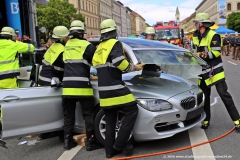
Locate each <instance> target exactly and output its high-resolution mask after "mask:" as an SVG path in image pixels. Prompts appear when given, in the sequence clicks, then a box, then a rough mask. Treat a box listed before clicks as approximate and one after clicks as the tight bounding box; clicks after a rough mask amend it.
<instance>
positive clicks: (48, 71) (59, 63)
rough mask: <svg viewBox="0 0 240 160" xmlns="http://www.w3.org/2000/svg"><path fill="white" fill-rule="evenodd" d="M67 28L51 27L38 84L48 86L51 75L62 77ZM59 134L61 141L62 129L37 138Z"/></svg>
mask: <svg viewBox="0 0 240 160" xmlns="http://www.w3.org/2000/svg"><path fill="white" fill-rule="evenodd" d="M68 34H69V32H68V29H67V28H66V27H65V26H57V27H55V28H54V29H53V35H52V37H51V40H52V41H54V43H53V45H51V47H50V48H49V49H48V50H47V51H46V53H45V54H44V59H43V60H42V64H43V65H42V70H41V72H40V76H39V85H40V86H50V85H51V80H52V78H53V77H57V78H58V79H59V80H60V81H62V79H63V71H64V62H63V52H64V45H65V44H66V42H67V40H68ZM57 134H58V135H59V141H60V142H63V133H62V131H59V132H58V133H57V132H50V133H43V134H40V135H39V138H41V139H46V138H51V137H54V136H56V135H57Z"/></svg>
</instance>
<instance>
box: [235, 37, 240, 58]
mask: <svg viewBox="0 0 240 160" xmlns="http://www.w3.org/2000/svg"><path fill="white" fill-rule="evenodd" d="M235 42H236V48H235V60H237V58H239V60H240V53H239V52H240V34H238V37H237V38H236V41H235Z"/></svg>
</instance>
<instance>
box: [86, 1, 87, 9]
mask: <svg viewBox="0 0 240 160" xmlns="http://www.w3.org/2000/svg"><path fill="white" fill-rule="evenodd" d="M86 10H87V2H86Z"/></svg>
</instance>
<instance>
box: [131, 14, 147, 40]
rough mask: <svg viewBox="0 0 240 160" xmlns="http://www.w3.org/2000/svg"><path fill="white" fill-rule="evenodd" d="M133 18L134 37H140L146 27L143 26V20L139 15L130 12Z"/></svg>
mask: <svg viewBox="0 0 240 160" xmlns="http://www.w3.org/2000/svg"><path fill="white" fill-rule="evenodd" d="M132 13H133V14H134V16H135V19H136V35H138V36H139V35H140V34H141V33H143V32H144V31H145V29H146V25H145V19H144V18H143V17H142V16H141V15H139V14H138V13H136V12H134V11H133V12H132Z"/></svg>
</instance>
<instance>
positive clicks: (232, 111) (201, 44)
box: [193, 13, 240, 132]
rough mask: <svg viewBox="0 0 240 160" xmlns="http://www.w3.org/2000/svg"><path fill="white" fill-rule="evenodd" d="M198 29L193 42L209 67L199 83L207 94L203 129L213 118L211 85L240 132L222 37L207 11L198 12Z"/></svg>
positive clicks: (196, 24)
mask: <svg viewBox="0 0 240 160" xmlns="http://www.w3.org/2000/svg"><path fill="white" fill-rule="evenodd" d="M194 22H195V27H196V31H195V32H194V35H193V36H194V37H193V44H194V45H195V46H196V49H197V55H198V56H199V57H200V58H202V59H203V60H205V61H206V62H207V64H208V65H209V67H208V68H207V69H203V71H202V74H201V75H200V77H201V79H199V80H198V84H199V86H200V88H201V89H202V91H203V93H204V95H205V105H204V111H205V113H206V118H205V120H204V121H203V124H202V129H208V126H209V124H210V119H211V112H210V95H211V86H214V85H215V86H216V90H217V92H218V94H219V96H220V97H221V99H222V101H223V103H224V105H225V107H226V109H227V111H228V113H229V115H230V117H231V119H232V120H233V122H234V124H235V128H236V130H237V131H238V132H240V124H239V118H240V117H239V113H238V111H237V108H236V107H235V104H234V102H233V99H232V96H231V95H230V94H229V93H228V91H227V89H228V87H227V84H226V82H225V74H224V69H223V62H222V59H221V44H222V42H221V37H220V35H219V34H217V33H216V32H214V31H212V30H211V29H210V28H209V27H211V26H212V25H214V22H212V21H211V20H210V18H209V15H208V14H207V13H198V14H197V15H196V19H195V20H194Z"/></svg>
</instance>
